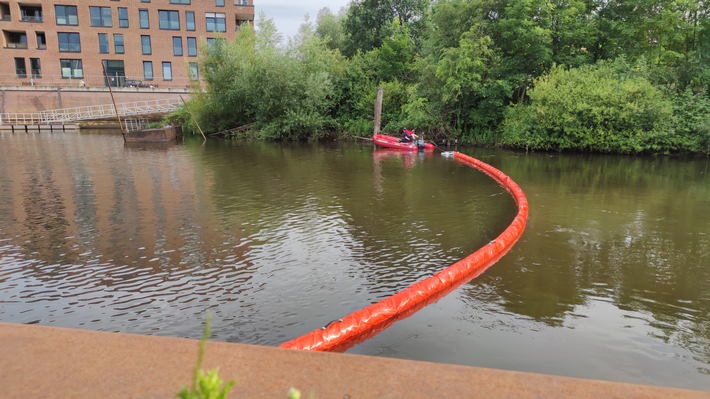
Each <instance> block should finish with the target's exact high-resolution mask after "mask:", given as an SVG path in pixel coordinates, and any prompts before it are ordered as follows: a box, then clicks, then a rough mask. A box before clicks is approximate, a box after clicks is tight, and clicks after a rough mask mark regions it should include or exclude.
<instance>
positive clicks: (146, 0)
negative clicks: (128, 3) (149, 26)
mask: <svg viewBox="0 0 710 399" xmlns="http://www.w3.org/2000/svg"><path fill="white" fill-rule="evenodd" d="M141 3H150V0H141Z"/></svg>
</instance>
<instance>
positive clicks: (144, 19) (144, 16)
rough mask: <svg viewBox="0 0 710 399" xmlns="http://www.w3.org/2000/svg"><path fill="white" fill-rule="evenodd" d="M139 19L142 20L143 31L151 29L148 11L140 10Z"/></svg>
mask: <svg viewBox="0 0 710 399" xmlns="http://www.w3.org/2000/svg"><path fill="white" fill-rule="evenodd" d="M138 19H139V20H140V27H141V29H149V28H150V21H149V20H148V10H138Z"/></svg>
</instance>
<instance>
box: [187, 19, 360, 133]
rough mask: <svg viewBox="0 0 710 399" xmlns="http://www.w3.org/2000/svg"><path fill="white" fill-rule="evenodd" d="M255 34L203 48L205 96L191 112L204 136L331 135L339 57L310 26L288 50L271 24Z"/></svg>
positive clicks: (341, 71)
mask: <svg viewBox="0 0 710 399" xmlns="http://www.w3.org/2000/svg"><path fill="white" fill-rule="evenodd" d="M257 29H258V31H257V32H255V31H254V30H253V29H251V27H249V26H247V25H244V26H242V28H241V29H240V31H239V33H238V35H237V38H236V40H235V41H234V42H233V43H226V42H223V41H219V42H218V43H217V45H208V44H206V43H203V47H204V51H203V58H202V59H201V61H202V63H203V70H204V71H205V73H204V74H203V76H204V78H205V82H206V91H205V92H204V93H202V94H200V93H198V94H197V96H196V99H195V101H194V102H193V104H191V109H193V111H195V113H196V114H197V115H198V119H199V120H200V125H202V126H203V128H204V129H205V130H208V131H221V130H226V129H230V128H235V127H239V126H245V125H249V126H252V131H253V132H256V136H257V137H261V138H265V139H275V140H306V139H316V138H319V137H321V136H322V135H324V134H327V133H329V132H332V131H334V130H336V129H335V119H334V114H335V105H336V104H337V102H338V100H339V98H338V96H337V92H336V91H335V90H334V88H335V87H336V86H337V82H338V80H339V79H341V78H342V76H343V75H344V74H345V70H346V68H345V65H344V60H343V58H342V56H340V54H339V52H338V51H337V50H331V49H329V48H327V47H326V45H325V44H324V42H323V41H322V40H321V39H319V38H318V37H316V36H315V35H314V34H313V32H312V30H310V28H309V26H308V25H306V26H304V27H303V29H302V31H301V34H300V35H299V36H298V37H297V38H296V39H295V40H294V41H292V42H291V44H290V45H289V47H287V48H282V47H280V46H279V43H280V41H281V39H280V35H279V34H278V32H277V31H276V29H275V27H274V25H273V21H271V20H269V19H265V18H264V19H263V20H261V21H260V22H259V24H258V25H257Z"/></svg>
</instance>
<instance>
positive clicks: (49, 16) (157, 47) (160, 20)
mask: <svg viewBox="0 0 710 399" xmlns="http://www.w3.org/2000/svg"><path fill="white" fill-rule="evenodd" d="M253 1H254V0H56V1H47V0H25V1H18V0H0V30H1V33H2V36H0V86H28V85H29V86H33V85H34V86H82V85H86V86H89V87H97V86H106V85H107V84H108V83H109V82H110V84H111V85H112V86H115V87H121V86H133V85H139V86H140V85H143V86H147V87H150V85H154V86H158V87H166V88H169V87H186V86H189V85H190V82H191V80H196V79H199V77H200V71H199V67H198V64H197V58H198V57H197V54H198V51H199V43H200V42H201V41H206V42H208V43H209V42H213V41H214V40H218V39H219V38H224V39H226V40H229V41H231V40H233V39H234V36H235V34H236V32H237V30H238V29H239V26H240V25H241V24H242V23H245V22H246V23H251V24H253V23H254V3H253ZM102 63H103V65H104V66H105V67H106V71H107V74H108V79H107V78H106V77H105V76H104V71H103V67H102ZM136 81H139V82H136Z"/></svg>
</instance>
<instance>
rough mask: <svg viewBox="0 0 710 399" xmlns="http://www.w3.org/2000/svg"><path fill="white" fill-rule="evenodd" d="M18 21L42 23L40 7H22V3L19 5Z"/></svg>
mask: <svg viewBox="0 0 710 399" xmlns="http://www.w3.org/2000/svg"><path fill="white" fill-rule="evenodd" d="M20 21H22V22H42V21H43V18H42V7H41V6H30V5H23V4H22V3H20Z"/></svg>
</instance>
